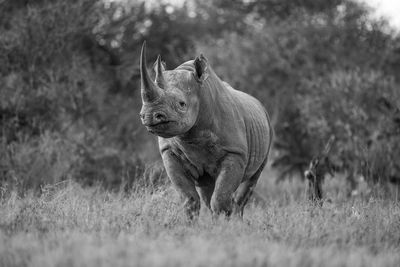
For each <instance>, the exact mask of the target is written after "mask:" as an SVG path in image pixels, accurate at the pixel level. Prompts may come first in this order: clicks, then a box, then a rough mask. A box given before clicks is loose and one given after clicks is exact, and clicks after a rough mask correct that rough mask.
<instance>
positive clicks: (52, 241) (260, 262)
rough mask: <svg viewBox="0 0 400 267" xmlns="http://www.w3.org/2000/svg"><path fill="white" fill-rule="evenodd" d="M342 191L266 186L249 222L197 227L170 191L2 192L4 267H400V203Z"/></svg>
mask: <svg viewBox="0 0 400 267" xmlns="http://www.w3.org/2000/svg"><path fill="white" fill-rule="evenodd" d="M333 181H334V179H333ZM326 184H327V183H326ZM332 184H334V185H332ZM341 186H342V184H340V183H338V182H332V183H331V185H329V184H328V185H325V188H327V189H326V191H327V193H326V198H329V200H328V201H325V203H324V205H323V206H322V207H318V206H313V205H312V204H310V203H309V202H307V200H306V197H305V188H304V186H303V184H302V183H301V182H285V183H281V184H278V185H276V184H274V183H273V182H264V183H261V184H260V185H259V186H258V188H257V190H258V192H259V193H260V195H261V196H262V197H263V200H262V201H261V202H260V201H259V202H258V203H253V204H251V205H249V206H248V207H247V208H246V210H245V215H244V218H243V220H240V219H238V218H232V219H230V220H226V219H224V218H219V219H217V220H212V219H211V216H210V214H209V213H208V212H207V211H206V210H202V212H201V216H200V218H199V220H198V221H196V222H194V223H192V224H188V223H187V222H186V221H185V220H184V218H183V217H182V215H181V214H182V212H181V204H180V203H179V200H178V197H177V196H176V193H175V191H174V190H173V189H171V188H168V187H166V188H162V189H160V190H158V191H156V192H154V193H151V192H150V191H146V190H136V191H133V192H129V193H126V192H122V191H121V192H108V191H104V190H103V189H101V188H100V187H92V188H83V187H81V186H80V185H78V184H76V183H74V182H69V181H67V182H64V183H61V184H58V185H54V186H48V187H45V188H43V194H41V195H40V196H38V195H34V194H32V193H26V194H25V195H24V196H21V195H18V194H17V193H16V192H15V191H12V190H7V189H6V188H3V189H2V191H0V196H1V202H0V205H1V207H0V266H43V267H45V266H113V267H117V266H146V267H148V266H305V267H309V266H324V267H325V266H328V267H329V266H352V267H357V266H400V204H399V203H396V202H394V201H392V200H390V199H386V198H382V197H378V196H374V195H371V194H369V195H368V196H363V195H362V194H360V195H358V196H355V197H353V198H346V197H344V196H343V194H342V192H343V191H342V190H341Z"/></svg>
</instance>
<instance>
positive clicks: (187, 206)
mask: <svg viewBox="0 0 400 267" xmlns="http://www.w3.org/2000/svg"><path fill="white" fill-rule="evenodd" d="M183 208H184V210H185V215H186V219H187V220H188V222H192V221H194V220H195V219H197V218H198V217H199V214H200V200H199V199H194V198H192V197H190V198H188V199H186V201H185V203H184V205H183Z"/></svg>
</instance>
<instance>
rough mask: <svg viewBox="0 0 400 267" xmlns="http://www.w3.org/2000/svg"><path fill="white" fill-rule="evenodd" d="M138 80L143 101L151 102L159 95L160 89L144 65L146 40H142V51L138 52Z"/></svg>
mask: <svg viewBox="0 0 400 267" xmlns="http://www.w3.org/2000/svg"><path fill="white" fill-rule="evenodd" d="M140 81H141V94H142V100H143V102H152V101H154V100H156V99H157V98H158V97H159V95H160V91H159V90H160V89H159V88H158V87H157V85H156V84H155V83H154V82H153V81H152V80H151V78H150V75H149V73H148V71H147V65H146V41H144V42H143V45H142V52H141V54H140Z"/></svg>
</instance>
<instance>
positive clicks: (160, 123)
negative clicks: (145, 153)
mask: <svg viewBox="0 0 400 267" xmlns="http://www.w3.org/2000/svg"><path fill="white" fill-rule="evenodd" d="M172 122H173V121H161V122H158V123H154V124H148V125H145V126H146V127H148V128H154V127H161V126H163V125H168V124H170V123H172Z"/></svg>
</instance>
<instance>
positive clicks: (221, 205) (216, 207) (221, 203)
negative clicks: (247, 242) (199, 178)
mask: <svg viewBox="0 0 400 267" xmlns="http://www.w3.org/2000/svg"><path fill="white" fill-rule="evenodd" d="M210 204H211V211H212V213H213V215H214V217H218V216H219V215H222V214H223V215H225V217H227V218H229V217H230V216H231V214H232V211H233V207H232V206H233V202H232V199H230V198H229V199H222V198H216V197H213V198H212V199H211V203H210Z"/></svg>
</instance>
